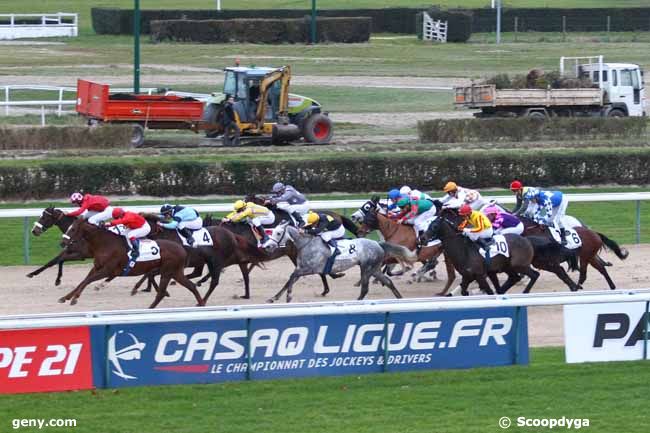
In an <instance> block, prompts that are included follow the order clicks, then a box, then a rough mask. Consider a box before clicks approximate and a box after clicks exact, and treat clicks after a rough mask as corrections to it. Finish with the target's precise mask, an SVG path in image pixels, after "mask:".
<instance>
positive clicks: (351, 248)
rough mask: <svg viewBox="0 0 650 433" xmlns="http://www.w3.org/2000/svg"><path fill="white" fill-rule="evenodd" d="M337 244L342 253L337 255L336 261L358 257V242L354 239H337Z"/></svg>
mask: <svg viewBox="0 0 650 433" xmlns="http://www.w3.org/2000/svg"><path fill="white" fill-rule="evenodd" d="M336 245H337V246H338V248H339V251H341V254H339V255H338V256H336V260H335V261H339V260H356V259H357V257H358V255H359V251H358V250H357V243H356V242H355V240H354V239H339V240H337V241H336Z"/></svg>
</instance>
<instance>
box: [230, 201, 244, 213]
mask: <svg viewBox="0 0 650 433" xmlns="http://www.w3.org/2000/svg"><path fill="white" fill-rule="evenodd" d="M245 207H246V202H245V201H244V200H237V201H236V202H235V205H234V206H233V208H234V209H235V210H236V211H240V210H242V209H244V208H245Z"/></svg>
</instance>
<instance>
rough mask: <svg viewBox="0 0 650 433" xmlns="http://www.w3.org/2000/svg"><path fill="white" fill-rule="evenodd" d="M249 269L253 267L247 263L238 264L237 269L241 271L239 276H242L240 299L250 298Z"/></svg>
mask: <svg viewBox="0 0 650 433" xmlns="http://www.w3.org/2000/svg"><path fill="white" fill-rule="evenodd" d="M251 269H253V267H252V266H248V263H240V264H239V270H240V271H241V276H242V277H243V278H244V296H240V298H241V299H250V298H251V286H250V272H251Z"/></svg>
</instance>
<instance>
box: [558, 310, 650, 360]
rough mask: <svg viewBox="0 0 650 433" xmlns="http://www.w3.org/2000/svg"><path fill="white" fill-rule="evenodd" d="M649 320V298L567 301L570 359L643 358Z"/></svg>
mask: <svg viewBox="0 0 650 433" xmlns="http://www.w3.org/2000/svg"><path fill="white" fill-rule="evenodd" d="M647 322H648V317H647V316H646V303H645V302H620V303H610V304H587V305H565V306H564V338H565V355H566V362H569V363H574V362H592V361H632V360H639V359H643V356H644V335H645V333H646V331H647V330H648V323H647ZM646 349H647V348H646Z"/></svg>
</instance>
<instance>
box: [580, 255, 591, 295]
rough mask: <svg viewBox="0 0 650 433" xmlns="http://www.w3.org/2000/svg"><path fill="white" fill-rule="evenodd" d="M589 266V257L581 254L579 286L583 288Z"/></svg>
mask: <svg viewBox="0 0 650 433" xmlns="http://www.w3.org/2000/svg"><path fill="white" fill-rule="evenodd" d="M587 266H589V259H588V258H586V257H583V256H580V277H579V278H578V286H580V288H582V285H583V284H584V282H585V281H586V280H587Z"/></svg>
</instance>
